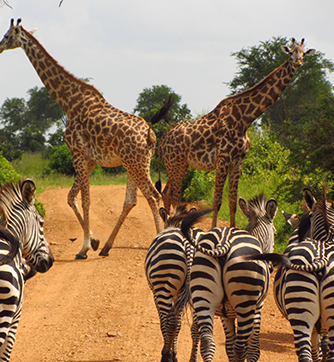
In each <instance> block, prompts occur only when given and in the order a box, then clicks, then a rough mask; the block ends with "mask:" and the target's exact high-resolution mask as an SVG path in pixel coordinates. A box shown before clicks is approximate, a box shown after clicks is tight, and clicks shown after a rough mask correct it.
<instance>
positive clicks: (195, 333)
mask: <svg viewBox="0 0 334 362" xmlns="http://www.w3.org/2000/svg"><path fill="white" fill-rule="evenodd" d="M191 338H192V341H193V345H192V349H191V355H190V362H196V361H197V353H198V344H199V332H198V323H197V321H196V320H195V318H194V320H193V324H192V326H191Z"/></svg>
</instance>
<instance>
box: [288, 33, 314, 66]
mask: <svg viewBox="0 0 334 362" xmlns="http://www.w3.org/2000/svg"><path fill="white" fill-rule="evenodd" d="M282 50H283V51H284V53H287V54H290V55H291V59H292V63H293V65H294V67H296V68H298V67H300V66H301V65H302V64H303V60H304V56H306V55H312V54H314V53H315V49H305V48H304V39H302V41H301V42H300V44H299V45H298V44H297V43H296V40H295V39H294V38H292V48H291V49H290V48H289V47H287V46H286V45H282Z"/></svg>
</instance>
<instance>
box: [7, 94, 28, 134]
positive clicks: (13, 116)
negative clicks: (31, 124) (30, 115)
mask: <svg viewBox="0 0 334 362" xmlns="http://www.w3.org/2000/svg"><path fill="white" fill-rule="evenodd" d="M27 111H28V107H27V104H26V101H25V100H24V98H12V99H8V98H7V99H6V100H5V101H4V103H3V105H2V107H1V109H0V120H1V121H2V124H3V125H4V128H5V129H6V130H7V131H9V132H17V131H19V130H21V129H23V128H24V127H25V126H26V124H27V120H26V115H27Z"/></svg>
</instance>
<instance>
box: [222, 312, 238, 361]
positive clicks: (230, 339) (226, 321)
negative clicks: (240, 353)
mask: <svg viewBox="0 0 334 362" xmlns="http://www.w3.org/2000/svg"><path fill="white" fill-rule="evenodd" d="M221 320H222V323H223V327H224V331H225V339H226V343H225V349H226V354H227V357H228V360H229V361H230V362H233V359H234V342H235V318H222V319H221Z"/></svg>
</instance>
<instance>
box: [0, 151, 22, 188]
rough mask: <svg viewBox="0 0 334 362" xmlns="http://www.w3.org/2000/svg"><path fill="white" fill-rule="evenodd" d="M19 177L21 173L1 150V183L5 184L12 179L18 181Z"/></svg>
mask: <svg viewBox="0 0 334 362" xmlns="http://www.w3.org/2000/svg"><path fill="white" fill-rule="evenodd" d="M19 179H20V175H19V174H18V173H17V172H16V171H15V169H14V168H13V166H12V165H11V164H10V163H9V161H7V160H6V159H5V158H4V157H3V155H2V153H1V152H0V184H1V185H3V184H5V183H7V182H10V181H13V182H18V181H19Z"/></svg>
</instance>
